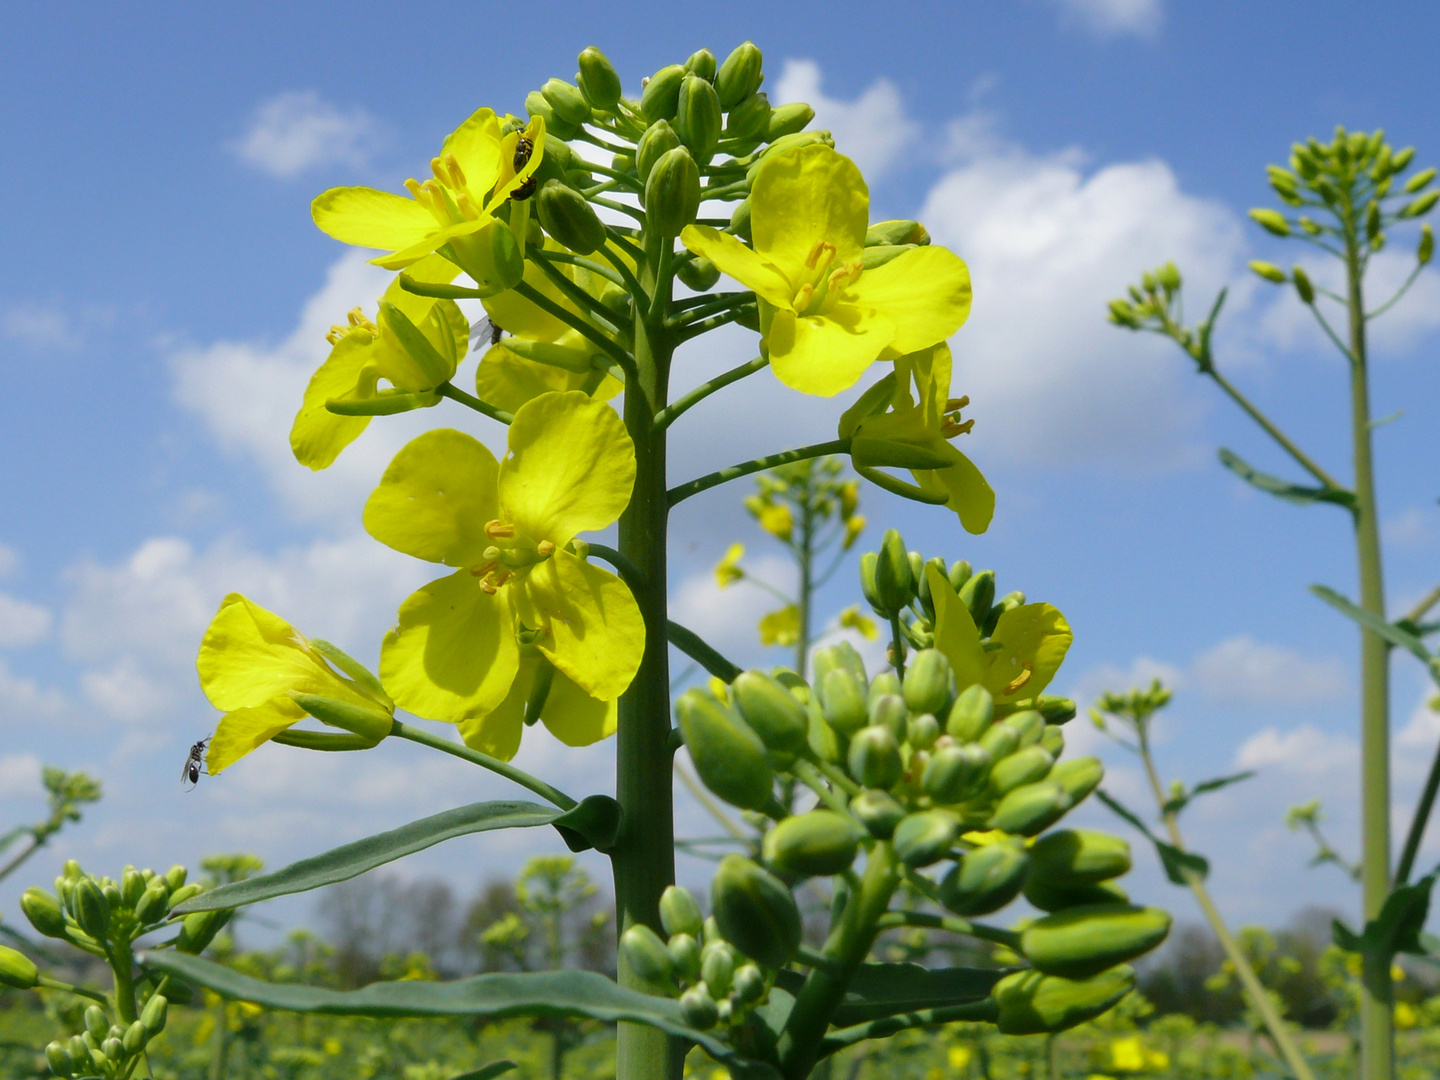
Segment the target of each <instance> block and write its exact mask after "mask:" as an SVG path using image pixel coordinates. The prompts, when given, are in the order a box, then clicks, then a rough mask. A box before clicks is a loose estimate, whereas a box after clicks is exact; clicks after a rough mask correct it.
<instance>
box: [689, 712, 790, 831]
mask: <svg viewBox="0 0 1440 1080" xmlns="http://www.w3.org/2000/svg"><path fill="white" fill-rule="evenodd" d="M675 715H676V717H677V719H678V720H679V721H680V730H681V732H682V734H683V735H684V737H685V746H686V748H687V749H688V750H689V751H690V760H691V762H693V763H694V765H695V771H696V772H698V773H699V774H700V779H701V780H702V781H703V782H704V784H705V786H706V787H708V788H709V789H710V790H711V791H713V792H714V793H715V794H716V795H718V796H720V798H722V799H724V800H725V801H726V802H728V803H730V804H731V805H732V806H738V807H741V808H742V809H745V810H760V809H763V808H764V807H766V806H767V805H768V804H769V803H770V801H771V799H772V798H773V797H774V795H773V792H772V790H771V789H772V786H773V784H774V778H775V775H774V772H773V771H772V770H771V768H770V763H769V761H768V760H767V758H766V754H765V744H764V743H763V742H762V741H761V739H760V736H759V735H757V734H756V733H755V732H754V731H753V730H752V729H751V728H750V727H749V726H748V725H747V724H744V723H742V722H741V721H740V720H739V719H738V718H736V717H734V716H733V715H732V714H731V713H730V711H729V710H728V709H727V708H726V707H725V706H724V705H723V704H722V703H721V702H720V701H719V700H717V699H716V698H715V696H714V695H713V694H710V693H709V692H707V691H705V690H701V689H699V688H698V687H692V688H691V689H689V690H687V691H685V693H683V694H681V695H680V698H679V700H678V701H677V702H676V703H675Z"/></svg>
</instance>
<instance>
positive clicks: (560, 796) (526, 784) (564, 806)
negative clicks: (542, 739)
mask: <svg viewBox="0 0 1440 1080" xmlns="http://www.w3.org/2000/svg"><path fill="white" fill-rule="evenodd" d="M390 734H391V735H393V736H395V737H396V738H400V739H409V740H410V741H411V742H414V743H419V744H420V745H421V746H428V747H430V748H431V749H432V750H439V751H440V752H441V753H442V754H449V755H450V756H451V757H457V758H460V760H462V761H468V762H470V764H472V765H479V766H480V767H481V768H482V769H489V770H490V771H491V772H493V773H498V774H499V775H500V776H503V777H505V779H506V780H510V781H512V782H514V783H516V784H519V785H520V786H521V787H523V788H525V789H526V790H528V791H533V792H534V793H535V794H536V795H539V796H540V797H541V798H542V799H544V800H546V801H547V802H551V803H554V804H555V805H556V806H558V807H559V808H560V809H561V810H573V809H574V808H575V807H576V806H578V805H579V803H577V802H576V801H575V800H574V799H572V798H571V797H570V796H569V795H566V794H565V793H564V792H563V791H560V790H558V789H557V788H553V787H551V786H550V785H549V784H547V783H545V781H544V780H540V779H537V778H536V777H534V776H531V775H530V774H529V773H527V772H525V771H524V770H523V769H517V768H516V767H515V766H514V765H511V764H510V763H509V762H508V761H501V760H500V759H499V758H493V757H491V756H490V755H489V754H482V753H480V751H478V750H471V749H470V748H469V747H468V746H464V745H462V744H460V743H455V742H451V741H450V740H449V739H442V738H441V737H440V736H439V735H432V734H431V733H430V732H428V731H424V730H422V729H420V728H414V727H411V726H410V725H408V724H402V723H401V722H400V721H399V720H396V721H395V726H394V727H392V728H391V729H390Z"/></svg>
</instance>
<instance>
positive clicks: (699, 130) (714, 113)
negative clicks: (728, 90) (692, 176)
mask: <svg viewBox="0 0 1440 1080" xmlns="http://www.w3.org/2000/svg"><path fill="white" fill-rule="evenodd" d="M720 120H721V116H720V99H719V98H717V97H716V96H715V87H713V86H711V85H710V84H709V83H708V82H706V81H705V79H703V78H702V77H700V76H699V75H686V76H685V78H684V79H683V80H682V81H681V83H680V98H679V103H678V107H677V110H676V113H675V134H677V135H679V136H680V141H681V142H682V143H684V144H685V145H686V146H687V147H689V149H690V153H691V155H692V156H693V157H694V158H695V160H696V161H697V162H699V163H701V164H705V163H707V162H709V160H710V159H711V158H712V157H713V156H714V155H715V144H716V143H718V142H719V141H720Z"/></svg>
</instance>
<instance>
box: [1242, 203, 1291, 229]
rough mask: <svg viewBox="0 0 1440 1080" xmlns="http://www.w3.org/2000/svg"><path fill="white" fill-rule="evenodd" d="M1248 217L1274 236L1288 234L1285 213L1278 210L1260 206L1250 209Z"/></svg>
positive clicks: (1288, 226)
mask: <svg viewBox="0 0 1440 1080" xmlns="http://www.w3.org/2000/svg"><path fill="white" fill-rule="evenodd" d="M1250 217H1251V219H1252V220H1253V221H1254V222H1255V223H1256V224H1257V225H1259V226H1260V227H1261V228H1262V229H1264V230H1265V231H1266V232H1268V233H1273V234H1274V235H1276V236H1289V235H1290V223H1289V222H1288V221H1286V220H1285V215H1284V214H1282V213H1280V211H1278V210H1270V209H1268V208H1264V207H1260V208H1257V209H1254V210H1251V211H1250Z"/></svg>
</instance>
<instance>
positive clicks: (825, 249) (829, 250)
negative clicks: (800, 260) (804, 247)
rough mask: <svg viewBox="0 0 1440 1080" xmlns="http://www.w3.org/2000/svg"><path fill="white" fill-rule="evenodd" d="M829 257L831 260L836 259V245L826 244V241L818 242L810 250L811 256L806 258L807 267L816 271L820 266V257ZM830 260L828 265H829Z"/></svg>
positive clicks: (827, 262)
mask: <svg viewBox="0 0 1440 1080" xmlns="http://www.w3.org/2000/svg"><path fill="white" fill-rule="evenodd" d="M827 254H828V255H829V256H830V259H833V258H834V257H835V245H834V244H829V243H826V242H825V241H824V240H816V241H815V246H814V247H812V248H811V249H810V254H809V255H806V256H805V265H806V266H808V267H809V268H810V269H811V270H814V269H815V268H816V267H817V266H819V265H820V256H821V255H827ZM829 261H830V260H829V259H827V260H826V264H827V265H828V264H829Z"/></svg>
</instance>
